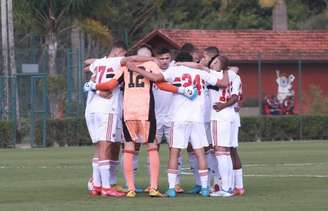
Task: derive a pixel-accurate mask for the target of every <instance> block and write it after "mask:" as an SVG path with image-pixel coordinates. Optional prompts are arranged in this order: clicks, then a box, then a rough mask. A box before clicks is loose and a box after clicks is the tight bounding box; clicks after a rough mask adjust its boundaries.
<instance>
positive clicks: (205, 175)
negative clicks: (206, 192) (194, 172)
mask: <svg viewBox="0 0 328 211" xmlns="http://www.w3.org/2000/svg"><path fill="white" fill-rule="evenodd" d="M198 172H199V175H200V182H201V184H202V188H207V187H208V186H207V185H208V170H199V171H198Z"/></svg>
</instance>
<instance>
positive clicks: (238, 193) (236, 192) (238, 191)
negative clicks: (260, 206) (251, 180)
mask: <svg viewBox="0 0 328 211" xmlns="http://www.w3.org/2000/svg"><path fill="white" fill-rule="evenodd" d="M245 193H246V189H245V188H235V190H234V191H233V195H234V196H243V195H245Z"/></svg>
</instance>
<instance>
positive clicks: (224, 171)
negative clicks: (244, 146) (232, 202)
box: [216, 153, 232, 191]
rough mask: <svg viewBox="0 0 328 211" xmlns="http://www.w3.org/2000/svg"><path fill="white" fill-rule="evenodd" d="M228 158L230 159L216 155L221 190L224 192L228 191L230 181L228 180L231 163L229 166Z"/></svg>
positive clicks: (222, 155) (224, 155)
mask: <svg viewBox="0 0 328 211" xmlns="http://www.w3.org/2000/svg"><path fill="white" fill-rule="evenodd" d="M228 157H230V155H226V154H220V153H216V159H217V161H218V169H219V172H220V175H221V182H222V189H223V190H225V191H228V190H229V188H230V182H231V180H230V179H229V174H230V173H231V171H232V163H231V165H230V164H229V159H228ZM230 161H231V158H230ZM230 168H231V170H230Z"/></svg>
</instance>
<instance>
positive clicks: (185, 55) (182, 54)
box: [175, 52, 193, 62]
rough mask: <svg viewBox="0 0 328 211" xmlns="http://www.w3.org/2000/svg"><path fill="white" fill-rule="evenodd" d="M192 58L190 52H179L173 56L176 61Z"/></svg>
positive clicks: (188, 60)
mask: <svg viewBox="0 0 328 211" xmlns="http://www.w3.org/2000/svg"><path fill="white" fill-rule="evenodd" d="M192 60H193V58H192V56H191V54H190V53H186V52H180V53H179V54H178V55H177V57H176V58H175V61H176V62H192Z"/></svg>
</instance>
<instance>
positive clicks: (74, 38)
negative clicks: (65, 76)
mask: <svg viewBox="0 0 328 211" xmlns="http://www.w3.org/2000/svg"><path fill="white" fill-rule="evenodd" d="M80 34H81V29H80V26H79V24H78V20H76V19H75V20H74V23H73V28H72V31H71V48H72V69H71V70H72V78H73V81H72V82H73V87H77V74H78V71H81V70H79V69H78V68H79V62H81V61H79V60H78V58H79V55H78V54H79V53H80V50H81V39H80V38H81V37H80Z"/></svg>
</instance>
